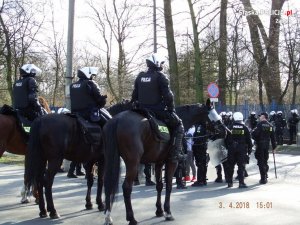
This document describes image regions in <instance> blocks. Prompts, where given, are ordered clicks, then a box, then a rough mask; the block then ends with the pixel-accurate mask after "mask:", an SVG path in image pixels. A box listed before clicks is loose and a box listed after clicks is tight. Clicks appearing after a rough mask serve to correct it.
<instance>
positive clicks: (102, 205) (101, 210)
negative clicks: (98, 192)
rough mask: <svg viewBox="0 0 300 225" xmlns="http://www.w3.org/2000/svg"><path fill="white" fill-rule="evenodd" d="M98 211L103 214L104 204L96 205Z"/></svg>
mask: <svg viewBox="0 0 300 225" xmlns="http://www.w3.org/2000/svg"><path fill="white" fill-rule="evenodd" d="M98 210H99V212H103V211H104V210H105V206H104V204H100V205H98Z"/></svg>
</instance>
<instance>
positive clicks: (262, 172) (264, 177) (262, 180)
mask: <svg viewBox="0 0 300 225" xmlns="http://www.w3.org/2000/svg"><path fill="white" fill-rule="evenodd" d="M259 172H260V180H259V183H260V184H266V183H267V182H268V180H267V174H266V171H265V167H264V166H260V167H259Z"/></svg>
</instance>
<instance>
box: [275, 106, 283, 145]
mask: <svg viewBox="0 0 300 225" xmlns="http://www.w3.org/2000/svg"><path fill="white" fill-rule="evenodd" d="M274 123H275V136H276V141H277V145H283V130H284V128H285V127H286V120H285V118H284V117H283V114H282V111H277V113H276V118H275V121H274Z"/></svg>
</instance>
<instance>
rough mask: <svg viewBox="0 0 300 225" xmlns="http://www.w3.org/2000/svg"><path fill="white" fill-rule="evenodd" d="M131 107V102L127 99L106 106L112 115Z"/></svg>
mask: <svg viewBox="0 0 300 225" xmlns="http://www.w3.org/2000/svg"><path fill="white" fill-rule="evenodd" d="M129 109H132V104H131V102H130V101H129V100H127V99H123V100H122V101H121V102H118V103H116V104H114V105H112V106H110V107H108V108H107V111H108V112H109V113H110V114H111V115H112V116H114V115H116V114H118V113H120V112H123V111H125V110H129Z"/></svg>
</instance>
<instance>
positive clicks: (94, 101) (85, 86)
mask: <svg viewBox="0 0 300 225" xmlns="http://www.w3.org/2000/svg"><path fill="white" fill-rule="evenodd" d="M97 73H98V68H96V67H83V68H81V69H79V70H78V71H77V77H78V78H79V80H78V81H77V82H75V83H72V84H71V86H70V97H71V111H72V113H75V114H78V115H80V116H82V117H83V118H84V119H86V120H88V121H90V122H94V123H98V124H99V125H100V126H103V125H104V124H105V122H106V121H107V120H108V119H110V118H111V116H110V114H109V112H107V111H106V110H105V109H103V107H104V106H105V104H106V98H107V96H106V95H101V93H100V88H99V86H98V84H97V83H96V82H95V81H93V77H95V76H96V75H97Z"/></svg>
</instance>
